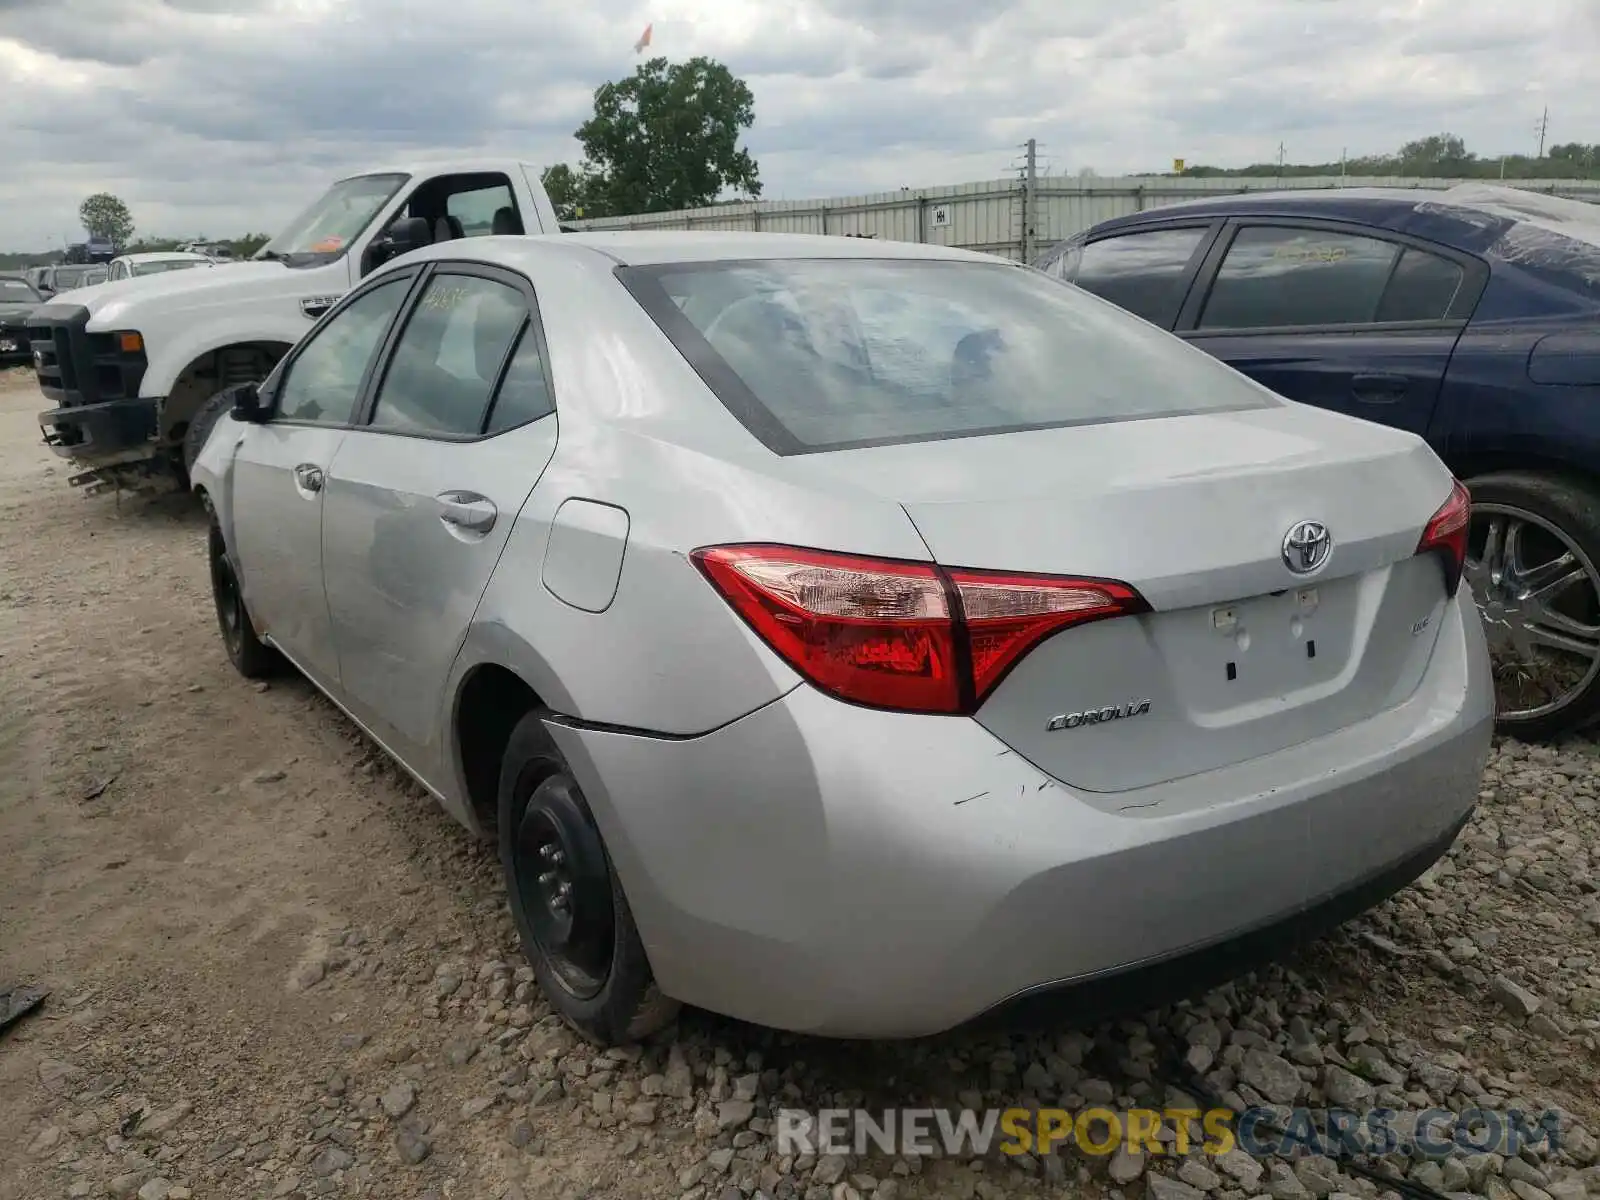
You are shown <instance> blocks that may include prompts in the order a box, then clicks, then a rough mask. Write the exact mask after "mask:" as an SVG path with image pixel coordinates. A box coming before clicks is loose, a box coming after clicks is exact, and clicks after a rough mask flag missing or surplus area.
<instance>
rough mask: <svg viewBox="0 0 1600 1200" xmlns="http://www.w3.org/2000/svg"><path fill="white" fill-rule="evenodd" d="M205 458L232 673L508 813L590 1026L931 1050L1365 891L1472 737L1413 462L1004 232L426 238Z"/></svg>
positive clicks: (511, 868)
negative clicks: (710, 1018)
mask: <svg viewBox="0 0 1600 1200" xmlns="http://www.w3.org/2000/svg"><path fill="white" fill-rule="evenodd" d="M193 479H194V483H195V486H196V487H197V488H198V489H200V490H202V491H203V492H204V494H205V497H206V500H207V503H208V506H209V507H210V509H211V511H212V513H213V516H214V523H213V525H212V530H211V536H210V553H211V564H212V579H213V583H214V588H215V593H216V602H217V612H218V616H219V620H220V623H221V627H222V632H223V637H224V640H225V642H226V645H227V650H228V654H229V656H230V657H231V658H232V660H233V662H234V663H235V665H236V666H237V667H238V668H239V670H240V671H242V672H243V673H244V674H245V675H247V676H256V675H259V674H261V673H263V672H265V671H268V670H270V669H272V668H273V667H274V666H275V665H276V664H278V663H279V662H281V661H282V660H287V661H288V662H289V663H291V664H292V665H293V666H294V667H295V668H297V669H298V670H299V671H301V672H303V673H304V674H305V675H306V676H308V677H309V678H310V679H311V680H312V681H313V682H314V683H315V684H316V686H317V687H319V688H321V689H322V690H323V691H324V692H326V693H327V694H328V696H330V697H331V698H332V699H333V700H334V702H335V703H337V704H338V705H339V706H340V707H342V708H343V709H344V710H345V711H346V712H348V713H349V714H350V716H351V717H353V718H354V719H355V720H356V721H357V722H358V723H360V725H362V726H363V727H364V728H365V729H366V730H367V731H368V732H369V733H370V734H371V735H372V736H373V737H374V738H375V739H377V740H378V741H379V742H381V743H382V745H383V746H384V747H385V748H386V749H387V750H388V751H389V752H390V753H391V754H393V755H394V756H395V758H397V759H398V760H399V761H400V762H401V763H403V764H404V765H405V766H406V767H407V768H408V769H409V770H410V771H411V772H412V773H413V774H415V775H416V777H417V778H418V779H419V780H421V782H422V783H423V784H424V785H425V786H426V787H427V788H428V789H429V790H430V791H431V792H432V793H433V794H434V795H435V796H437V797H438V799H439V800H440V801H441V802H442V803H443V804H444V805H445V806H446V807H447V808H448V809H449V810H450V811H451V812H452V813H454V814H455V815H456V816H457V817H458V818H459V819H460V820H461V821H462V822H463V823H465V824H466V825H467V826H468V827H470V828H472V829H474V830H477V831H480V832H482V833H483V834H485V835H486V836H489V837H492V838H496V839H498V844H499V848H500V857H501V861H502V864H503V866H504V870H505V877H506V884H507V888H508V891H509V894H510V903H511V909H512V912H513V914H514V915H515V918H516V922H517V926H518V928H519V930H520V932H521V936H522V939H523V943H524V946H525V948H526V950H527V953H528V955H529V957H530V959H531V960H532V963H533V965H534V969H535V971H536V973H537V976H538V980H539V983H540V985H541V987H542V988H543V989H544V992H545V994H546V995H547V996H548V997H549V998H550V1000H551V1002H552V1003H553V1004H554V1006H555V1007H556V1008H557V1009H559V1010H560V1011H561V1012H562V1013H563V1014H564V1015H565V1016H566V1017H567V1018H568V1019H569V1020H570V1021H571V1022H572V1023H573V1025H575V1026H576V1027H577V1028H578V1029H580V1030H582V1031H583V1032H585V1033H587V1034H588V1035H589V1036H591V1037H593V1038H595V1039H597V1040H601V1041H612V1040H620V1039H626V1038H632V1037H638V1036H641V1035H643V1034H644V1033H646V1032H648V1031H649V1030H651V1029H652V1028H654V1027H656V1026H658V1025H660V1024H662V1023H664V1022H665V1021H667V1020H669V1019H670V1018H671V1016H672V1014H673V1011H674V1009H675V1006H676V1004H677V1003H678V1002H684V1003H689V1004H694V1005H698V1006H702V1007H704V1008H707V1009H711V1010H714V1011H717V1012H721V1013H727V1014H731V1015H734V1016H737V1017H740V1018H744V1019H747V1020H750V1021H754V1022H758V1023H762V1024H765V1025H769V1026H776V1027H780V1028H787V1029H793V1030H803V1031H811V1032H816V1033H823V1034H831V1035H841V1036H874V1037H876V1036H908V1035H917V1034H926V1033H932V1032H935V1031H939V1030H943V1029H946V1028H949V1027H951V1026H953V1025H956V1024H959V1023H961V1022H963V1021H964V1020H966V1019H967V1018H971V1017H974V1016H977V1015H980V1014H983V1013H985V1012H988V1011H990V1010H993V1009H994V1008H996V1006H1000V1005H1002V1004H1004V1003H1006V1002H1008V1001H1011V1000H1014V999H1017V998H1019V997H1022V996H1024V995H1028V994H1032V993H1036V992H1041V991H1044V990H1046V989H1051V988H1056V987H1059V986H1062V985H1066V984H1072V983H1078V982H1082V981H1086V980H1090V979H1093V978H1098V977H1102V976H1107V975H1112V974H1115V973H1118V972H1122V971H1125V970H1126V969H1128V968H1131V967H1135V966H1143V965H1146V964H1149V963H1153V962H1161V961H1163V960H1172V959H1174V958H1175V957H1177V956H1181V955H1183V954H1184V953H1185V952H1188V951H1192V950H1196V949H1198V948H1202V947H1206V946H1208V945H1211V944H1214V943H1219V942H1223V941H1227V940H1230V939H1232V938H1234V937H1235V936H1236V935H1240V934H1242V933H1245V932H1248V931H1253V930H1257V929H1262V928H1266V927H1275V926H1278V925H1280V924H1282V923H1283V922H1284V921H1286V920H1289V919H1291V918H1295V917H1296V916H1297V915H1302V914H1304V912H1305V911H1306V910H1308V909H1315V910H1317V911H1331V910H1328V909H1327V908H1326V906H1325V904H1324V902H1327V903H1328V904H1336V903H1339V902H1346V903H1348V901H1349V898H1350V897H1351V896H1357V897H1362V899H1361V900H1359V901H1358V903H1371V902H1373V901H1374V900H1375V899H1376V898H1378V897H1380V896H1382V895H1384V894H1386V892H1390V891H1393V890H1395V889H1396V888H1398V887H1400V886H1402V885H1403V884H1404V883H1405V882H1407V881H1408V880H1410V879H1411V878H1414V877H1415V876H1416V874H1418V873H1419V872H1421V871H1422V870H1423V869H1424V868H1425V867H1426V866H1427V865H1428V864H1429V863H1431V862H1432V861H1434V859H1436V858H1437V857H1438V856H1439V855H1440V854H1441V853H1442V852H1443V851H1444V850H1445V848H1446V847H1448V845H1449V844H1450V841H1451V839H1452V838H1453V836H1454V835H1455V833H1456V831H1457V829H1458V828H1459V827H1460V825H1461V823H1462V822H1463V821H1464V820H1465V818H1466V816H1467V814H1468V812H1469V811H1470V809H1471V807H1472V804H1473V801H1474V797H1475V795H1476V791H1477V787H1478V783H1479V777H1480V771H1481V769H1482V766H1483V763H1484V759H1485V756H1486V754H1487V752H1488V745H1489V735H1490V724H1491V708H1492V699H1491V689H1490V683H1489V676H1488V661H1487V656H1486V652H1485V649H1484V643H1483V636H1482V631H1481V629H1480V627H1479V621H1478V617H1477V614H1476V612H1475V610H1474V608H1473V606H1472V604H1471V602H1470V599H1469V598H1468V596H1467V593H1466V591H1465V590H1464V589H1462V588H1460V586H1459V584H1460V577H1461V565H1462V554H1463V549H1464V540H1463V539H1464V538H1465V536H1466V525H1467V515H1468V514H1467V503H1468V502H1467V496H1466V493H1465V491H1464V490H1463V489H1462V488H1461V486H1460V485H1459V484H1457V483H1456V482H1455V481H1454V480H1453V479H1452V478H1451V476H1450V474H1449V472H1448V471H1447V470H1446V469H1445V468H1444V466H1442V465H1441V463H1440V462H1439V460H1438V459H1437V458H1435V457H1434V455H1433V454H1432V453H1431V452H1430V451H1429V450H1428V448H1427V447H1426V446H1425V445H1424V444H1423V442H1422V441H1421V440H1419V439H1418V438H1416V437H1414V436H1412V435H1410V434H1406V433H1400V432H1396V431H1394V430H1390V429H1387V428H1383V427H1381V426H1378V425H1374V424H1369V423H1367V422H1364V421H1358V420H1354V419H1351V418H1348V417H1344V416H1340V415H1337V414H1332V413H1328V412H1323V411H1320V410H1317V409H1313V408H1307V407H1302V406H1300V405H1297V404H1292V403H1289V402H1287V401H1285V400H1283V399H1281V398H1279V397H1277V396H1275V395H1274V394H1272V393H1270V392H1268V391H1265V390H1263V389H1262V388H1261V387H1259V386H1257V385H1256V384H1254V383H1251V382H1250V381H1249V380H1247V379H1246V378H1245V377H1244V376H1242V375H1239V374H1237V373H1235V372H1234V371H1233V370H1231V369H1230V368H1228V367H1225V366H1223V365H1222V364H1221V363H1219V362H1218V361H1217V360H1216V359H1214V358H1212V357H1211V356H1210V355H1208V354H1206V353H1204V352H1203V351H1200V350H1195V349H1191V348H1190V347H1188V346H1186V345H1185V344H1184V343H1183V342H1181V341H1179V340H1178V339H1176V338H1174V337H1171V336H1169V335H1167V334H1166V333H1163V332H1161V331H1159V330H1157V329H1155V328H1154V327H1153V326H1150V325H1147V324H1145V323H1144V322H1142V321H1140V320H1139V319H1137V318H1135V317H1132V316H1130V315H1128V314H1127V313H1125V312H1123V311H1121V310H1120V309H1118V308H1115V307H1113V306H1111V305H1109V304H1107V303H1104V302H1102V301H1100V300H1098V299H1096V298H1094V297H1092V296H1090V295H1087V294H1085V293H1083V292H1080V291H1078V290H1076V289H1074V288H1072V287H1070V286H1067V285H1063V284H1060V283H1057V282H1055V281H1053V280H1050V279H1047V278H1045V277H1044V276H1042V275H1039V274H1037V273H1035V272H1032V271H1028V270H1024V269H1020V268H1018V267H1016V266H1013V265H1010V264H1007V263H1004V262H1001V261H999V260H997V259H993V258H989V257H985V256H981V255H977V254H969V253H963V252H958V251H953V250H945V249H940V248H937V247H931V246H918V245H909V244H905V245H902V244H895V243H884V242H877V241H873V242H867V241H859V240H854V239H843V238H815V237H790V236H780V235H770V234H769V235H762V234H752V235H744V234H676V233H659V234H593V235H589V234H582V235H565V236H560V237H547V238H540V237H528V238H524V237H516V238H501V237H480V238H473V239H468V240H456V241H450V242H446V243H443V244H440V245H435V246H432V247H429V248H426V249H423V250H419V251H416V252H414V253H412V254H409V255H407V256H405V257H403V258H400V259H397V260H396V261H395V262H394V263H392V264H390V265H388V266H386V267H384V268H383V269H381V270H379V271H378V272H376V273H375V274H373V275H371V276H369V277H368V278H367V279H365V280H364V281H363V282H362V283H361V284H360V285H359V286H358V287H356V288H355V289H354V290H353V291H352V292H351V293H350V294H349V295H347V296H346V297H345V298H344V299H343V300H342V301H341V302H340V303H339V304H338V305H337V306H336V307H334V308H333V309H332V310H330V311H329V312H328V313H327V314H326V315H325V316H324V317H323V318H322V319H321V320H320V321H318V323H317V324H316V325H315V326H314V327H313V328H312V329H311V331H310V332H309V333H308V334H307V335H306V337H305V338H304V339H303V340H302V341H301V342H300V343H299V344H298V345H297V346H296V347H295V348H294V350H293V351H292V352H291V353H290V354H289V355H288V356H287V357H286V358H285V359H284V360H283V362H282V363H281V364H280V365H279V366H278V368H277V369H276V370H275V371H273V373H272V374H271V375H270V376H269V377H268V378H267V379H266V380H265V381H264V382H263V383H262V384H261V385H260V387H259V389H256V388H248V387H247V388H244V389H241V390H240V391H239V392H238V394H237V397H236V403H235V407H234V408H233V410H232V411H231V413H230V414H229V415H227V416H224V417H223V418H222V419H221V420H220V421H219V422H218V424H217V425H216V427H215V428H214V430H213V431H212V433H211V436H210V438H209V440H208V441H207V442H206V445H205V449H204V452H203V453H202V455H201V456H200V459H199V461H198V462H197V464H196V467H195V469H194V471H193ZM351 865H352V867H353V868H359V864H354V863H353V864H351Z"/></svg>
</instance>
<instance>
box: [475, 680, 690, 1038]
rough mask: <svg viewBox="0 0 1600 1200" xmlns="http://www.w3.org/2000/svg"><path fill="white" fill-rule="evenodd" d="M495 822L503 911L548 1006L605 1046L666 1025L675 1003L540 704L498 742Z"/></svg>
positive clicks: (649, 1032)
mask: <svg viewBox="0 0 1600 1200" xmlns="http://www.w3.org/2000/svg"><path fill="white" fill-rule="evenodd" d="M498 826H499V830H498V833H499V846H500V865H501V869H502V871H503V872H504V874H505V881H506V895H507V897H508V900H509V903H510V906H511V915H512V918H513V920H514V921H515V922H516V926H517V933H518V935H519V936H520V938H521V939H522V948H523V952H524V953H525V954H526V955H527V957H528V961H529V963H530V964H532V966H533V974H534V978H535V980H536V981H537V982H538V984H539V988H540V990H541V991H542V992H543V993H544V995H545V998H546V999H548V1000H549V1001H550V1004H551V1006H552V1007H553V1008H554V1009H555V1010H556V1011H557V1012H558V1013H560V1015H561V1016H562V1018H563V1019H564V1020H565V1021H566V1022H567V1024H569V1025H570V1026H572V1028H573V1029H575V1030H576V1031H577V1032H578V1033H579V1034H580V1035H582V1036H583V1037H584V1038H586V1039H588V1040H589V1041H591V1042H594V1043H596V1044H599V1045H603V1046H613V1045H619V1044H624V1043H628V1042H634V1041H638V1040H639V1039H641V1038H645V1037H648V1036H649V1035H650V1034H652V1033H654V1032H656V1031H657V1030H659V1029H661V1028H663V1027H664V1026H666V1025H669V1024H671V1023H672V1021H673V1019H674V1018H675V1017H676V1016H677V1014H678V1009H679V1007H680V1006H679V1005H678V1002H677V1001H675V1000H672V999H670V998H669V997H667V996H665V995H664V994H663V993H662V992H661V989H660V988H659V987H658V986H657V985H656V982H655V976H654V975H653V974H652V973H651V970H650V962H649V959H648V958H647V957H646V955H645V950H644V943H643V942H642V941H641V940H640V938H639V930H638V928H637V927H636V926H635V925H634V922H633V913H632V911H631V910H630V909H629V907H628V900H627V897H626V896H624V895H623V892H622V884H621V882H620V881H619V880H618V879H617V873H616V871H615V869H614V868H613V866H612V863H611V856H610V854H609V853H608V852H607V851H606V848H605V842H604V840H603V839H602V838H601V835H600V830H599V827H598V826H597V825H596V824H595V820H594V814H593V813H592V812H591V811H590V809H589V804H588V801H587V800H585V799H584V796H583V790H582V788H581V787H580V786H579V784H578V781H577V779H576V777H574V775H573V774H572V772H571V770H570V768H569V767H568V766H567V762H566V759H565V758H563V757H562V754H561V751H560V750H559V749H558V748H557V747H556V744H555V741H554V739H552V738H551V736H550V734H549V732H548V731H547V730H546V729H545V725H544V721H543V719H542V714H541V713H540V712H537V711H534V712H530V713H528V714H527V715H525V716H524V717H523V718H522V720H521V721H519V722H518V723H517V726H516V728H515V729H513V730H512V732H511V738H510V740H509V741H508V743H507V745H506V751H505V755H504V757H503V759H502V760H501V768H500V795H499V821H498ZM563 900H564V905H563Z"/></svg>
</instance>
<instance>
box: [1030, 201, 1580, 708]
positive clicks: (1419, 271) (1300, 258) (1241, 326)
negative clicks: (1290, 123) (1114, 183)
mask: <svg viewBox="0 0 1600 1200" xmlns="http://www.w3.org/2000/svg"><path fill="white" fill-rule="evenodd" d="M1035 265H1036V266H1037V267H1039V268H1040V269H1041V270H1044V271H1046V272H1047V273H1049V274H1052V275H1054V276H1056V277H1057V278H1060V279H1064V280H1067V281H1069V282H1071V283H1075V284H1077V285H1078V286H1079V287H1082V288H1084V289H1086V290H1088V291H1091V292H1094V293H1096V294H1098V295H1100V296H1102V297H1104V298H1105V299H1107V300H1110V301H1112V302H1113V303H1116V304H1118V305H1121V306H1122V307H1124V308H1126V309H1129V310H1131V311H1132V312H1135V313H1137V314H1138V315H1139V316H1141V317H1143V318H1145V319H1146V320H1148V321H1151V322H1154V323H1155V324H1157V325H1160V326H1162V327H1163V328H1165V329H1169V330H1171V331H1172V332H1173V333H1175V334H1177V336H1179V337H1181V338H1184V339H1185V340H1186V341H1190V342H1193V343H1194V344H1195V345H1197V346H1200V347H1202V348H1203V349H1205V350H1207V351H1209V352H1210V353H1211V354H1214V355H1216V356H1217V357H1218V358H1220V359H1222V360H1223V361H1224V362H1227V363H1229V364H1230V365H1231V366H1233V367H1235V368H1237V369H1238V370H1240V371H1242V372H1244V373H1245V374H1247V375H1249V376H1251V377H1253V378H1254V379H1256V380H1257V381H1259V382H1260V383H1263V384H1265V385H1266V386H1267V387H1269V388H1271V389H1272V390H1273V391H1275V392H1278V393H1279V394H1280V395H1283V396H1287V397H1288V398H1289V399H1291V400H1298V401H1301V402H1303V403H1306V404H1315V405H1317V406H1319V407H1322V408H1331V409H1336V410H1338V411H1340V412H1344V413H1349V414H1350V415H1352V416H1356V417H1363V418H1366V419H1368V420H1372V421H1378V422H1381V423H1383V424H1385V425H1392V426H1395V427H1397V428H1400V429H1405V430H1409V431H1411V432H1412V433H1415V434H1417V435H1419V436H1421V437H1423V438H1425V439H1427V441H1428V443H1429V445H1431V446H1432V447H1433V449H1434V450H1435V451H1436V452H1437V453H1438V454H1439V456H1440V457H1441V458H1442V459H1443V460H1444V461H1445V462H1446V463H1447V464H1448V465H1449V466H1450V468H1451V469H1452V470H1453V471H1454V472H1455V474H1456V475H1457V477H1459V478H1461V479H1463V480H1465V481H1466V482H1467V483H1468V484H1469V486H1470V487H1471V490H1472V497H1473V511H1474V518H1473V528H1472V538H1471V544H1470V547H1469V558H1468V566H1467V576H1468V578H1469V579H1470V581H1471V584H1472V588H1473V592H1474V595H1475V596H1476V597H1477V600H1478V604H1479V607H1480V609H1481V610H1482V612H1483V615H1484V622H1485V629H1486V631H1487V633H1488V634H1489V641H1490V647H1491V650H1492V653H1493V656H1494V660H1495V673H1496V681H1497V692H1498V702H1499V716H1500V724H1501V727H1502V729H1504V730H1505V731H1506V732H1509V733H1515V734H1517V735H1518V736H1521V737H1525V738H1530V739H1537V738H1545V737H1550V736H1554V735H1557V734H1561V733H1565V732H1569V731H1571V730H1574V729H1576V728H1579V727H1581V726H1584V725H1588V724H1590V723H1591V722H1593V721H1594V720H1595V719H1596V718H1597V717H1600V569H1597V565H1600V207H1596V206H1592V205H1588V204H1584V203H1582V202H1580V201H1576V200H1565V199H1560V198H1558V197H1554V196H1547V195H1543V194H1539V193H1533V192H1527V191H1520V190H1517V189H1514V188H1506V187H1500V186H1496V185H1488V184H1463V185H1461V186H1459V187H1457V188H1454V189H1451V190H1450V191H1444V192H1438V191H1421V190H1405V189H1377V188H1373V189H1365V188H1362V189H1357V188H1350V189H1339V190H1333V191H1326V190H1325V191H1293V192H1272V193H1260V192H1258V193H1254V194H1249V193H1247V194H1243V195H1223V196H1217V197H1216V198H1214V199H1205V200H1199V201H1192V202H1188V203H1181V204H1174V205H1170V206H1166V207H1161V208H1154V209H1150V210H1148V211H1145V212H1141V213H1138V214H1135V215H1133V216H1128V217H1119V218H1116V219H1115V220H1111V221H1106V222H1103V223H1102V224H1100V225H1096V226H1095V227H1094V228H1092V229H1089V230H1087V231H1085V232H1084V233H1081V234H1079V235H1077V236H1076V237H1073V238H1071V239H1070V240H1068V241H1066V242H1064V243H1061V244H1060V245H1058V246H1056V247H1054V248H1053V249H1051V250H1050V251H1049V252H1047V253H1046V254H1045V255H1044V256H1043V257H1042V258H1041V259H1040V260H1039V262H1038V263H1036V264H1035Z"/></svg>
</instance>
